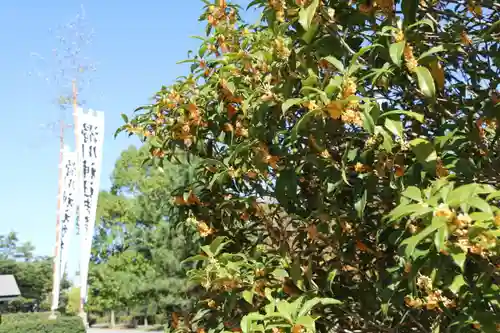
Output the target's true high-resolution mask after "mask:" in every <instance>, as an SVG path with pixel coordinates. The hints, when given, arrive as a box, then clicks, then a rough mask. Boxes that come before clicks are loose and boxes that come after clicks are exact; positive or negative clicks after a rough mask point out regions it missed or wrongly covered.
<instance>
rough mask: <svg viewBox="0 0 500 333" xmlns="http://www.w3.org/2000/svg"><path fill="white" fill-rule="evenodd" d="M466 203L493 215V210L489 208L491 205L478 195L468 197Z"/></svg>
mask: <svg viewBox="0 0 500 333" xmlns="http://www.w3.org/2000/svg"><path fill="white" fill-rule="evenodd" d="M467 203H468V204H469V205H470V206H472V207H474V208H477V209H479V210H481V211H483V212H485V213H488V214H491V215H493V210H492V209H491V206H490V205H489V204H488V203H487V202H486V201H484V200H483V199H481V198H480V197H476V196H474V197H472V198H469V200H468V201H467Z"/></svg>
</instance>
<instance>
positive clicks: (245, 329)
mask: <svg viewBox="0 0 500 333" xmlns="http://www.w3.org/2000/svg"><path fill="white" fill-rule="evenodd" d="M262 319H264V316H263V315H261V314H259V313H257V312H251V313H249V314H247V315H246V316H244V317H243V318H241V321H240V328H241V331H242V333H252V332H253V330H252V328H253V322H254V321H257V320H262Z"/></svg>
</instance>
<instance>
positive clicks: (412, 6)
mask: <svg viewBox="0 0 500 333" xmlns="http://www.w3.org/2000/svg"><path fill="white" fill-rule="evenodd" d="M418 4H419V0H402V2H401V9H402V10H403V14H404V21H403V22H404V25H405V26H406V27H407V26H409V25H411V24H413V23H415V20H416V17H417V9H418Z"/></svg>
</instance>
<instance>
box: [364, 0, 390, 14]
mask: <svg viewBox="0 0 500 333" xmlns="http://www.w3.org/2000/svg"><path fill="white" fill-rule="evenodd" d="M359 11H360V12H362V13H365V14H371V13H372V12H373V11H380V12H382V13H383V14H385V15H386V16H392V15H393V14H394V0H374V1H373V5H372V4H361V5H360V6H359Z"/></svg>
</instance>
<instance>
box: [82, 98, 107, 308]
mask: <svg viewBox="0 0 500 333" xmlns="http://www.w3.org/2000/svg"><path fill="white" fill-rule="evenodd" d="M77 112H78V114H77V116H78V125H77V126H76V128H75V129H76V133H75V135H76V142H77V156H78V170H77V172H78V182H79V191H78V223H79V231H80V239H81V247H80V250H81V257H80V279H81V280H80V282H81V289H80V297H81V302H82V304H83V303H84V302H85V301H86V300H87V279H88V269H89V260H90V253H91V248H92V237H93V235H94V226H95V217H96V209H97V199H98V196H99V185H100V176H101V161H102V146H103V140H104V113H103V112H99V111H92V110H89V111H88V112H85V111H83V109H82V108H79V109H78V110H77Z"/></svg>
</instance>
